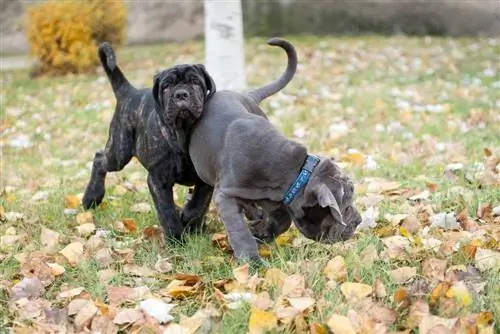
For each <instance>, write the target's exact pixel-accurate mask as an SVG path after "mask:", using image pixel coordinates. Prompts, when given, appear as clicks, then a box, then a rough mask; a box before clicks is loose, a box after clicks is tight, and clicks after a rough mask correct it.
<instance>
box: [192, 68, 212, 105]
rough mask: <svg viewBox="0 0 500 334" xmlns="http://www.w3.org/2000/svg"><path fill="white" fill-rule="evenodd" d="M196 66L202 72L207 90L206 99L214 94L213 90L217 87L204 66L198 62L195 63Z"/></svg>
mask: <svg viewBox="0 0 500 334" xmlns="http://www.w3.org/2000/svg"><path fill="white" fill-rule="evenodd" d="M196 68H197V69H198V71H200V72H201V73H202V74H203V79H205V86H207V91H208V94H207V98H206V99H207V100H208V99H209V98H211V97H212V95H214V94H215V91H216V90H217V88H216V87H215V81H214V79H212V77H211V76H210V74H208V72H207V69H206V68H205V66H203V65H202V64H198V65H196Z"/></svg>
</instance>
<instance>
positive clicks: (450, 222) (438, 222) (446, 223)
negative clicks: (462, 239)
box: [430, 212, 460, 230]
mask: <svg viewBox="0 0 500 334" xmlns="http://www.w3.org/2000/svg"><path fill="white" fill-rule="evenodd" d="M430 221H431V227H439V228H442V229H444V230H454V229H458V227H459V226H460V225H459V224H458V221H457V219H456V218H455V215H454V214H453V213H452V212H450V213H446V212H441V213H438V214H436V215H434V216H432V217H430Z"/></svg>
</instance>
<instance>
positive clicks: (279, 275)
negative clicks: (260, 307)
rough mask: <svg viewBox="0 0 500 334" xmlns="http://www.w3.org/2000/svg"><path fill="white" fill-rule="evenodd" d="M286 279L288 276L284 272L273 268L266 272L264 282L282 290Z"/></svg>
mask: <svg viewBox="0 0 500 334" xmlns="http://www.w3.org/2000/svg"><path fill="white" fill-rule="evenodd" d="M285 278H286V274H285V273H284V272H282V271H281V270H279V269H277V268H271V269H269V270H268V271H266V275H265V276H264V282H265V283H267V284H269V285H271V286H274V287H277V288H281V287H282V286H283V282H284V281H285Z"/></svg>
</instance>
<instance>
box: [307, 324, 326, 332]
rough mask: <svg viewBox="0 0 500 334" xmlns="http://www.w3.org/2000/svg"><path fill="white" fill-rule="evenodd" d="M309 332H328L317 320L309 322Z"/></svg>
mask: <svg viewBox="0 0 500 334" xmlns="http://www.w3.org/2000/svg"><path fill="white" fill-rule="evenodd" d="M309 332H310V333H311V334H327V333H326V329H325V327H323V325H321V324H319V323H317V322H313V323H309Z"/></svg>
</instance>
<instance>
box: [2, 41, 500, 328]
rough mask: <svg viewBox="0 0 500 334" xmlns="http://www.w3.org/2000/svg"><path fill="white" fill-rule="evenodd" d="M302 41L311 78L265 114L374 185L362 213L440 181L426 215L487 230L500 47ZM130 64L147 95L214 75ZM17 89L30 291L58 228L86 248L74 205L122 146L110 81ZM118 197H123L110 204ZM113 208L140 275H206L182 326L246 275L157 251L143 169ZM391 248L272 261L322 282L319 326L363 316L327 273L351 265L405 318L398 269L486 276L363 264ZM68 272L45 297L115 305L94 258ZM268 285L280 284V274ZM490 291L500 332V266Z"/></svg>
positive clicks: (260, 54)
mask: <svg viewBox="0 0 500 334" xmlns="http://www.w3.org/2000/svg"><path fill="white" fill-rule="evenodd" d="M290 40H291V41H292V42H293V43H294V44H295V45H296V47H297V50H298V52H299V62H300V65H299V70H298V72H297V74H296V76H295V78H294V79H293V81H292V82H291V83H290V84H289V86H288V87H287V88H286V89H285V90H283V92H281V93H279V94H277V95H276V96H274V97H271V98H269V99H267V100H266V101H264V102H263V103H262V106H263V109H264V110H265V111H266V113H267V114H268V115H269V116H270V120H271V122H272V123H273V124H275V125H276V126H277V127H278V128H279V129H280V130H281V131H282V132H283V133H284V134H285V135H287V136H288V137H290V138H292V139H294V140H297V141H300V142H302V143H304V144H305V145H306V146H307V147H308V148H309V149H310V151H312V152H316V153H322V154H325V155H328V156H333V157H335V158H336V159H337V160H340V161H341V162H343V163H344V165H345V168H346V171H347V172H348V173H349V174H351V175H352V176H353V178H354V180H355V183H356V184H357V186H358V187H357V189H358V199H361V198H363V197H366V196H367V195H366V193H365V192H364V191H363V189H364V188H366V178H369V177H381V178H385V179H388V180H391V181H396V182H400V183H401V188H404V189H408V190H409V191H410V192H412V194H415V193H419V192H421V191H423V190H425V189H426V184H427V183H433V184H435V185H436V187H437V191H436V192H433V193H432V194H431V196H430V197H429V199H428V201H427V202H426V204H430V205H431V206H432V208H433V210H434V212H436V213H438V212H443V211H447V212H455V213H458V212H459V211H460V210H461V209H463V208H467V209H468V212H469V216H471V217H473V218H474V217H475V212H476V210H477V208H478V207H479V206H480V205H482V204H484V203H490V204H491V205H492V206H498V205H500V190H499V188H498V187H495V186H481V187H478V182H477V180H476V179H474V178H473V180H472V181H471V179H470V176H467V173H468V172H467V171H468V170H469V169H470V168H472V166H474V164H475V163H484V161H485V160H484V159H485V158H484V149H485V148H489V149H491V150H492V151H493V152H494V153H496V154H499V153H500V151H498V149H500V136H498V124H499V122H500V119H499V117H498V115H499V103H500V102H499V100H498V99H499V97H498V88H499V81H498V68H496V71H497V72H496V77H495V76H488V75H486V74H485V73H486V72H485V70H486V69H488V68H490V69H491V68H493V69H494V68H495V66H496V65H498V64H496V65H495V59H496V58H495V55H498V54H499V53H500V43H499V41H498V40H492V39H449V38H432V39H431V38H404V37H392V38H383V37H377V36H365V37H341V38H336V37H331V38H317V37H312V36H305V37H295V36H291V37H290ZM245 52H246V61H247V73H248V85H249V86H251V87H254V86H258V85H261V84H263V83H265V82H268V81H269V80H271V79H274V78H276V77H277V76H278V75H279V74H280V73H281V71H282V70H283V68H284V61H285V57H284V55H283V54H282V52H281V51H280V50H276V49H274V48H271V47H267V46H266V45H265V42H264V40H263V39H251V40H248V41H247V42H246V44H245ZM118 62H119V64H120V66H121V67H122V69H123V71H124V72H125V73H126V75H127V76H128V78H129V79H130V81H131V82H133V83H134V84H135V85H136V86H151V85H152V76H153V75H154V73H155V72H156V71H157V70H159V69H161V68H164V67H169V66H171V65H173V64H177V63H184V62H189V63H194V62H203V45H202V43H200V42H191V43H183V44H165V45H153V46H145V47H131V48H127V49H125V50H120V51H119V52H118ZM1 75H2V77H1V81H2V86H3V89H2V93H1V94H2V95H1V101H2V105H1V110H0V116H1V119H2V122H1V124H0V131H1V132H0V133H1V137H0V143H1V145H2V166H1V167H2V170H1V175H2V176H1V178H2V180H1V182H2V190H3V193H2V197H1V198H0V204H1V206H2V207H3V208H4V210H5V212H11V211H13V212H21V213H23V214H24V215H25V219H24V220H23V221H17V222H10V221H4V222H2V223H1V225H0V235H4V234H5V233H6V231H7V229H8V228H11V227H14V228H15V229H16V231H17V233H18V234H20V233H22V232H25V233H26V234H27V235H26V240H27V241H26V242H24V243H16V244H14V245H11V246H5V245H2V246H1V248H0V251H1V252H0V255H1V256H2V261H1V263H0V272H1V275H0V278H1V279H2V280H5V281H7V282H10V283H14V282H17V281H18V280H19V279H21V278H22V276H21V275H20V269H21V267H20V266H21V265H20V263H19V261H17V260H16V259H15V258H14V256H15V255H16V254H19V253H21V252H30V251H34V250H37V249H40V248H41V242H40V240H39V236H40V231H41V227H42V226H45V227H47V228H50V229H52V230H55V231H57V232H59V233H60V234H61V239H62V240H61V242H60V244H61V245H65V244H67V243H69V242H70V241H72V240H75V238H76V237H75V236H76V232H75V227H76V226H77V223H76V222H75V218H74V216H73V215H67V214H64V213H63V212H64V200H63V199H64V196H65V195H70V194H79V193H82V192H83V191H84V189H85V186H86V183H87V181H88V177H89V173H90V169H89V166H90V162H91V160H92V158H93V155H94V152H95V151H96V150H98V149H101V148H102V147H103V146H104V144H105V141H106V136H107V131H108V126H109V122H110V120H111V116H112V113H113V110H114V98H113V95H112V91H111V89H110V86H109V84H108V82H107V80H106V79H105V77H104V76H103V74H102V72H99V73H98V74H90V75H78V76H67V77H62V78H40V79H37V80H30V79H28V76H27V71H16V72H2V73H1ZM401 105H406V107H400V106H401ZM434 105H438V106H440V107H441V108H442V112H437V113H433V112H429V111H425V110H430V109H432V108H433V107H432V106H434ZM398 106H399V107H398ZM429 106H430V107H429ZM419 108H420V109H424V111H419ZM426 108H427V109H426ZM342 122H343V123H345V124H346V125H347V128H348V129H349V132H348V133H347V134H344V135H339V136H336V135H337V134H339V130H336V128H332V126H335V125H337V124H339V123H342ZM300 128H302V129H303V130H304V131H302V132H303V135H302V136H300V131H297V129H300ZM332 129H333V130H332ZM377 129H379V131H377ZM461 129H467V131H466V132H464V131H462V130H461ZM297 135H299V136H297ZM23 136H26V138H28V139H29V142H30V144H31V145H30V146H29V147H26V148H18V147H13V146H12V145H11V144H12V143H13V140H15V139H16V138H17V139H20V138H21V139H22V138H23ZM352 148H354V149H357V150H359V151H360V152H361V153H362V154H363V156H364V157H365V158H366V157H368V156H370V157H372V158H373V159H374V160H375V161H376V162H377V168H376V169H368V168H365V166H364V165H363V163H356V162H354V163H349V158H348V157H346V152H348V150H349V149H352ZM457 162H460V163H463V164H464V166H465V168H464V173H463V175H460V173H459V177H458V178H456V179H448V178H447V177H446V176H445V173H444V170H445V167H446V165H448V164H450V163H457ZM426 182H427V183H426ZM124 184H133V185H135V188H136V191H126V192H125V193H124V194H123V193H122V192H121V191H120V190H121V189H122V188H123V185H124ZM457 188H459V191H458V192H457V190H456V189H457ZM37 191H46V192H48V195H49V196H48V199H47V200H45V201H40V202H32V201H31V200H30V199H31V197H32V196H33V194H34V193H36V192H37ZM185 191H186V189H185V188H183V187H177V188H176V192H177V195H178V201H179V204H182V198H183V196H184V193H185ZM459 192H462V194H460V193H459ZM463 193H466V196H464V195H463ZM467 194H468V195H467ZM112 195H113V196H114V197H110V196H112ZM105 201H106V204H107V205H106V206H105V207H101V208H99V209H97V210H95V211H93V217H94V221H95V224H96V226H97V227H98V228H100V229H103V230H106V231H109V233H110V237H109V238H107V239H106V240H107V242H108V244H109V247H112V248H113V249H120V248H133V250H134V253H133V258H132V260H131V261H132V262H133V263H135V264H138V265H143V266H147V267H150V268H152V267H154V264H155V262H156V261H157V259H158V257H163V258H169V259H171V261H172V263H173V266H174V272H179V273H190V274H193V275H198V276H200V278H201V281H202V282H203V292H202V294H201V295H196V296H193V297H191V298H187V299H184V300H181V301H175V303H178V307H176V308H175V309H174V310H173V314H174V316H175V317H176V321H177V320H178V319H179V316H180V315H181V314H184V315H187V316H191V315H192V314H194V313H195V312H196V311H197V310H198V309H199V308H202V307H205V305H206V303H207V302H208V301H213V291H214V290H213V287H212V284H211V283H212V282H214V281H216V280H221V279H231V278H232V277H233V274H232V269H233V268H235V267H236V266H237V265H236V264H235V263H234V262H232V261H231V259H230V256H229V255H228V254H226V253H224V252H223V251H222V250H220V249H218V248H217V247H214V245H213V244H212V242H211V235H194V236H190V237H188V239H187V242H185V243H184V244H178V243H172V242H167V243H166V245H165V246H160V245H158V244H156V243H154V242H150V241H148V240H142V239H141V235H142V234H141V233H142V231H143V230H144V229H145V228H146V227H148V226H152V225H156V224H158V222H157V219H156V215H155V213H154V211H152V212H149V213H135V212H132V211H131V206H132V205H133V204H134V203H138V202H147V203H149V204H151V205H152V201H151V198H150V195H149V193H148V191H147V186H146V173H145V171H144V170H143V169H142V167H141V166H140V165H139V163H138V162H137V161H132V162H131V163H130V164H129V165H128V166H127V167H126V168H125V170H124V171H122V172H120V173H112V174H109V175H108V179H107V193H106V198H105ZM359 207H360V209H361V210H362V211H364V210H365V209H366V208H365V207H364V206H363V205H362V204H361V202H360V204H359ZM412 207H415V205H413V203H411V202H409V201H408V200H407V199H406V197H404V196H399V197H398V196H395V197H389V196H384V197H383V200H382V202H381V203H380V204H378V208H379V211H380V219H379V226H383V225H384V224H385V223H384V219H383V216H384V214H386V213H393V214H394V213H409V212H410V211H411V208H412ZM81 211H82V208H81V207H80V208H78V212H81ZM126 217H129V218H132V219H133V220H134V221H135V222H136V224H137V227H138V231H139V233H137V234H123V233H120V232H119V231H116V228H115V225H114V223H115V222H116V221H118V220H122V219H123V218H126ZM208 221H209V224H208V225H209V228H210V230H211V231H213V232H215V231H222V225H221V224H220V222H219V221H218V220H217V218H216V216H215V215H214V213H213V212H212V213H211V214H210V215H209V217H208ZM497 231H498V229H497ZM397 233H398V232H397V229H393V230H391V231H390V234H397ZM436 235H440V236H441V237H442V239H443V240H444V241H445V240H447V238H448V236H447V234H446V233H444V232H443V233H442V234H436ZM380 237H381V236H380V234H379V229H375V230H370V231H368V232H363V233H358V234H357V235H356V236H355V238H354V239H353V241H352V242H348V243H346V244H337V245H321V244H317V243H313V244H306V245H303V246H298V247H292V245H289V244H285V245H281V246H277V245H270V249H271V252H270V257H269V258H268V261H269V262H270V264H271V266H272V267H274V268H278V269H280V270H282V271H283V272H284V273H285V274H287V275H291V274H301V275H304V276H305V277H306V282H307V284H306V286H307V287H308V288H311V289H312V291H313V296H314V297H315V299H316V300H317V305H316V309H315V311H314V312H312V313H311V314H309V316H308V318H307V320H308V321H309V322H318V323H323V324H324V323H326V322H327V320H328V319H329V317H330V315H331V314H332V312H337V313H341V314H346V312H347V311H348V310H349V309H350V308H351V306H350V305H349V303H347V302H346V300H345V299H344V297H343V296H342V293H341V292H340V289H339V288H338V287H337V288H328V287H327V282H326V280H325V278H324V276H323V273H322V270H323V268H324V266H325V264H326V262H327V261H328V260H329V259H331V258H333V257H334V256H335V255H342V256H343V257H344V258H345V262H346V268H347V277H346V280H347V281H351V282H353V281H359V282H361V283H365V284H369V285H372V284H373V283H374V282H375V280H376V279H377V278H379V279H380V280H381V281H382V282H383V283H384V285H385V287H386V289H387V296H388V297H386V298H384V299H382V300H381V303H383V304H385V305H386V306H388V307H391V308H395V307H396V305H395V303H394V301H393V299H392V294H393V292H394V291H395V290H396V289H397V288H398V287H400V286H401V285H399V284H397V283H395V281H394V280H393V278H392V277H391V275H390V271H391V270H392V269H395V268H397V267H400V266H411V267H417V268H418V277H420V278H423V277H424V275H423V273H422V261H423V260H424V259H426V258H428V257H439V258H444V259H446V260H448V266H450V265H451V264H468V263H471V264H473V263H474V260H473V259H472V260H471V259H467V258H463V257H462V258H460V257H459V256H458V255H457V253H453V254H444V253H440V252H439V251H438V252H433V251H430V250H421V251H420V252H417V253H415V254H412V255H411V256H409V257H406V258H402V259H396V260H383V261H376V262H374V263H368V264H365V263H364V262H363V258H362V257H361V254H362V253H363V251H364V250H365V249H366V247H368V246H370V245H374V246H375V247H376V248H377V249H378V250H379V251H382V250H383V249H384V245H383V243H382V242H381V238H380ZM497 238H498V236H497ZM497 240H498V239H497ZM62 247H63V246H61V248H62ZM483 247H486V246H483ZM495 247H496V248H497V250H498V244H496V246H495V245H493V248H495ZM123 264H124V262H123V261H121V260H118V261H116V262H115V263H113V264H112V265H111V268H113V269H115V270H116V271H117V273H118V274H117V276H115V277H114V278H113V279H112V281H111V284H113V285H116V286H122V285H128V286H140V285H143V284H146V285H148V286H149V287H150V289H151V290H152V291H153V292H154V291H158V290H160V289H161V288H164V287H165V286H166V285H168V283H169V281H168V280H161V279H145V278H133V277H130V276H128V275H126V274H124V273H123V272H122V271H121V269H122V268H123ZM65 268H66V272H65V273H64V274H63V275H62V276H61V277H59V278H57V279H56V280H55V281H54V283H53V284H52V285H50V286H49V287H47V288H46V290H45V293H44V295H43V297H44V298H45V299H47V300H54V298H55V296H56V295H57V294H58V293H59V291H60V289H61V287H63V286H68V287H80V286H81V287H85V289H86V291H87V292H88V293H89V294H90V296H91V297H92V298H93V299H99V300H101V301H103V300H106V288H105V286H104V285H102V283H100V280H99V271H100V270H101V269H103V268H99V266H98V263H97V262H96V261H95V260H94V259H92V257H91V256H90V257H89V259H87V260H85V261H82V262H80V263H78V264H77V265H76V266H75V267H71V266H69V265H65ZM260 276H261V277H264V271H261V272H260ZM481 279H482V280H483V281H485V282H486V286H485V289H484V292H482V293H480V294H479V295H478V296H477V297H475V298H474V301H473V304H472V306H471V307H470V308H469V309H468V312H472V313H478V312H482V311H492V312H493V315H494V319H495V320H496V323H498V322H499V321H500V309H499V307H498V305H500V284H499V283H498V282H500V270H499V268H493V269H491V270H489V271H486V272H484V273H482V276H481ZM279 293H280V291H279V289H274V290H273V289H271V290H270V294H271V297H272V299H275V298H277V297H278V296H279ZM8 298H9V297H8V294H7V292H6V291H5V290H0V299H1V303H2V305H1V307H0V309H1V310H0V328H2V327H5V328H8V327H10V326H13V324H14V322H13V320H14V319H16V314H15V313H14V312H9V309H8V307H7V302H8ZM4 306H5V307H4ZM249 312H250V307H249V306H248V305H246V306H244V307H243V308H240V309H237V310H232V311H231V310H224V311H223V312H222V317H221V319H220V320H219V321H216V322H215V323H214V327H213V329H212V330H213V332H217V333H245V332H247V331H248V317H249ZM406 312H407V310H406V311H405V310H399V309H397V314H398V320H397V321H396V323H395V324H392V325H390V326H389V328H390V329H392V330H396V329H402V328H403V327H404V323H405V317H406V315H407V313H406ZM437 314H438V315H441V314H439V313H437ZM276 331H278V332H284V333H289V332H293V329H292V327H286V326H283V327H280V329H279V330H278V329H276Z"/></svg>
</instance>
